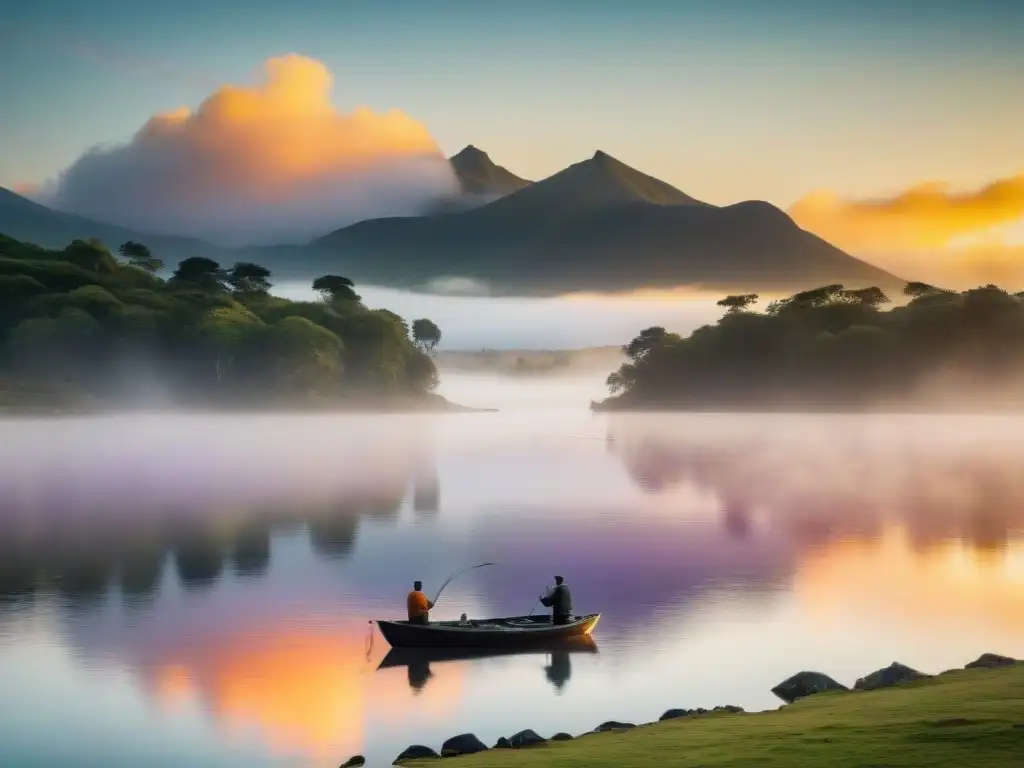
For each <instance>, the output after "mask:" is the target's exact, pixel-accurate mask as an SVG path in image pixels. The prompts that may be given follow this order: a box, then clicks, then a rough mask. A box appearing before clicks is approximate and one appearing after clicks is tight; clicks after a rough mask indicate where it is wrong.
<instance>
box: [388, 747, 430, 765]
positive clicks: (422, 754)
mask: <svg viewBox="0 0 1024 768" xmlns="http://www.w3.org/2000/svg"><path fill="white" fill-rule="evenodd" d="M427 757H440V755H439V754H437V752H435V751H434V750H432V749H431V748H430V747H424V746H423V745H422V744H413V745H412V746H411V747H407V748H406V750H405V751H404V752H403V753H402V754H400V755H399V756H398V757H396V758H395V761H394V762H393V763H392V765H397V764H398V763H400V762H402V761H403V760H423V759H424V758H427Z"/></svg>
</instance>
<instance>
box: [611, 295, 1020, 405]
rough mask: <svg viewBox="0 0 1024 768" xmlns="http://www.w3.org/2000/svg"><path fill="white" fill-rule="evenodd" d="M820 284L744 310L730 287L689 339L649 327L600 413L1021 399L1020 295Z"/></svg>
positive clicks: (747, 303) (746, 301) (750, 301)
mask: <svg viewBox="0 0 1024 768" xmlns="http://www.w3.org/2000/svg"><path fill="white" fill-rule="evenodd" d="M903 294H904V296H903V298H904V299H905V301H904V302H902V303H901V305H900V306H895V307H893V308H892V309H888V310H886V309H884V306H885V305H886V304H889V303H890V298H889V296H887V295H886V293H885V292H884V291H883V290H881V289H880V288H877V287H869V288H861V289H848V288H844V287H843V286H842V285H839V284H833V285H826V286H822V287H820V288H815V289H812V290H807V291H801V292H800V293H796V294H794V295H792V296H790V297H788V298H785V299H779V300H775V301H772V302H771V303H769V304H768V305H767V307H766V309H765V311H764V312H756V311H754V310H753V309H752V307H753V306H754V305H755V304H756V303H757V301H758V296H757V294H742V295H733V296H727V297H725V298H724V299H722V300H721V301H719V302H718V304H719V306H722V307H724V308H725V310H726V311H725V313H724V315H723V316H722V317H721V318H720V319H719V321H718V322H717V323H716V324H715V325H705V326H703V327H701V328H698V329H697V330H695V331H694V332H693V333H692V334H690V335H689V336H688V337H685V338H684V337H682V336H680V335H679V334H675V333H670V332H668V331H667V330H666V329H665V328H661V327H653V328H647V329H646V330H644V331H642V332H641V333H640V334H639V335H638V336H637V337H636V338H634V339H633V340H632V341H631V342H630V343H629V344H628V345H626V346H625V347H624V348H623V351H624V353H625V354H626V355H627V357H628V358H629V359H628V360H627V361H626V362H625V363H624V364H623V365H622V366H621V367H620V368H619V370H618V371H615V372H613V373H612V374H611V375H610V376H609V377H608V381H607V383H608V387H609V389H610V390H611V392H612V396H611V397H609V398H608V399H607V400H604V401H603V402H600V403H592V405H591V407H592V408H593V409H594V410H598V411H638V410H642V411H659V410H663V411H669V410H687V411H749V412H754V411H792V412H800V411H835V412H844V411H848V412H858V411H868V410H880V411H905V412H913V411H929V410H954V411H955V410H960V411H987V410H990V411H996V410H1009V409H1018V408H1020V406H1021V396H1020V392H1021V389H1020V381H1021V379H1020V376H1021V374H1022V372H1024V292H1022V293H1015V294H1011V293H1008V292H1007V291H1005V290H1003V289H1001V288H999V287H998V286H995V285H985V286H982V287H979V288H973V289H970V290H967V291H962V292H957V291H952V290H946V289H943V288H937V287H935V286H932V285H927V284H925V283H919V282H914V283H908V284H906V286H905V288H904V290H903Z"/></svg>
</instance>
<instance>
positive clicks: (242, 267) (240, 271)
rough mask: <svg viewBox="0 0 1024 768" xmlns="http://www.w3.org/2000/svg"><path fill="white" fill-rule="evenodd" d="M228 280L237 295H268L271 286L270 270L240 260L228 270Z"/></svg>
mask: <svg viewBox="0 0 1024 768" xmlns="http://www.w3.org/2000/svg"><path fill="white" fill-rule="evenodd" d="M227 282H228V285H230V286H231V289H232V291H233V292H234V294H235V295H236V296H239V297H254V296H266V295H267V294H268V293H270V288H271V283H270V270H269V269H267V268H266V267H263V266H260V265H259V264H252V263H251V262H248V261H239V262H236V263H235V266H233V267H232V268H231V270H230V271H229V272H228V274H227Z"/></svg>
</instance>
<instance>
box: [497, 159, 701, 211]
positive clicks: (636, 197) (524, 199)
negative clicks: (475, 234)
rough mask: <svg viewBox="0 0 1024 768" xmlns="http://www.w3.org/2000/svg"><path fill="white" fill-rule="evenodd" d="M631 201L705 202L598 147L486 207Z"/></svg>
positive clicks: (560, 207)
mask: <svg viewBox="0 0 1024 768" xmlns="http://www.w3.org/2000/svg"><path fill="white" fill-rule="evenodd" d="M635 203H646V204H648V205H698V206H706V205H707V203H703V202H701V201H700V200H697V199H695V198H692V197H690V196H689V195H687V194H684V193H683V192H681V191H679V190H678V189H676V188H675V187H673V186H672V185H671V184H666V183H665V182H664V181H661V180H660V179H656V178H654V177H653V176H648V175H647V174H645V173H641V172H640V171H638V170H636V169H635V168H631V167H630V166H628V165H626V164H625V163H624V162H622V161H621V160H616V159H615V158H614V157H612V156H611V155H609V154H608V153H607V152H605V151H603V150H600V149H599V150H597V151H596V152H594V154H593V156H592V157H590V158H588V159H587V160H583V161H580V162H578V163H574V164H573V165H570V166H569V167H568V168H565V169H564V170H562V171H559V172H558V173H556V174H555V175H554V176H550V177H548V178H546V179H544V180H543V181H539V182H536V183H535V184H533V185H531V186H530V188H529V189H524V190H521V191H519V192H517V193H516V194H514V195H511V196H509V197H508V198H506V199H504V200H499V201H497V202H495V203H492V204H491V205H489V206H487V207H488V208H489V209H492V210H493V211H494V212H495V213H496V212H497V211H499V210H502V211H506V212H511V211H513V210H520V211H521V210H523V209H534V208H536V209H548V210H566V209H576V210H580V209H587V208H605V207H608V206H618V205H632V204H635Z"/></svg>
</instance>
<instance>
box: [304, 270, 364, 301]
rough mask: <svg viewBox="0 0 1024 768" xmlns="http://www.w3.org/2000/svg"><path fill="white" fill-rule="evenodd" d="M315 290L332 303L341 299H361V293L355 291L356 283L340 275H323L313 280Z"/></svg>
mask: <svg viewBox="0 0 1024 768" xmlns="http://www.w3.org/2000/svg"><path fill="white" fill-rule="evenodd" d="M313 290H314V291H316V292H317V293H319V294H320V297H321V298H322V299H323V300H324V301H326V302H330V303H335V302H339V301H359V299H360V297H359V294H358V293H356V292H355V283H353V282H352V281H351V280H349V279H348V278H347V277H340V276H338V275H323V276H322V277H318V278H317V279H316V280H314V281H313Z"/></svg>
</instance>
